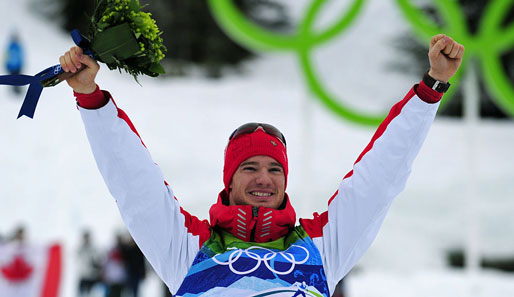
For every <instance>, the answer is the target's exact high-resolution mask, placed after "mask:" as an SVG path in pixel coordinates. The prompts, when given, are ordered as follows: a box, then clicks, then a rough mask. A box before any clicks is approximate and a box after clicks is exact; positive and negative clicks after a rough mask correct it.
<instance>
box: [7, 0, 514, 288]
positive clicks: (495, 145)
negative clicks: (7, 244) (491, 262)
mask: <svg viewBox="0 0 514 297" xmlns="http://www.w3.org/2000/svg"><path fill="white" fill-rule="evenodd" d="M1 2H2V4H3V6H2V7H6V6H7V0H1ZM392 2H393V1H380V0H370V1H368V3H367V4H366V6H365V10H364V12H363V15H362V16H361V18H360V19H359V20H358V21H357V22H356V24H355V26H354V27H352V28H351V29H350V30H349V31H347V32H345V33H344V34H343V35H342V36H341V37H340V38H338V39H337V40H334V41H333V42H331V43H329V44H327V45H326V46H325V47H323V48H320V49H319V50H318V51H317V52H316V53H315V61H316V65H317V66H318V67H317V68H318V70H317V71H318V72H319V73H320V75H321V76H322V78H323V80H324V81H325V82H326V83H327V88H328V89H329V90H330V91H331V92H332V93H335V94H341V95H342V94H344V97H345V98H344V100H346V101H347V102H350V101H351V102H350V103H352V104H353V105H354V106H356V107H359V108H361V109H363V110H367V111H369V112H375V111H380V112H385V111H387V109H386V108H387V107H388V106H390V105H391V104H392V103H393V102H394V101H397V100H399V99H401V97H402V96H403V95H404V94H405V93H406V92H407V91H408V88H410V86H411V85H412V84H414V83H416V82H417V81H418V80H419V78H418V77H410V76H406V75H401V74H398V73H390V72H387V70H386V68H385V67H384V65H386V64H387V63H388V62H390V61H391V60H392V59H395V58H401V57H398V56H397V53H396V52H395V50H394V49H392V48H391V38H392V37H394V36H395V35H394V34H398V32H399V34H401V33H402V32H406V31H407V30H408V28H409V27H408V25H407V24H405V23H404V22H403V21H402V20H401V16H400V15H399V13H398V10H397V8H395V7H394V3H392ZM30 3H32V2H31V1H29V0H20V1H14V2H13V1H11V2H9V9H3V10H1V11H0V17H1V18H2V20H3V21H4V22H3V23H4V25H3V26H2V27H1V28H0V48H2V49H3V48H4V47H5V45H6V42H7V36H8V34H9V32H10V30H11V29H12V28H14V27H16V28H17V30H18V31H19V33H20V34H21V36H22V40H23V41H24V43H25V45H26V50H27V55H28V56H27V58H28V60H27V63H28V65H27V68H26V69H25V71H24V72H25V73H32V74H34V73H37V72H38V71H40V70H41V69H44V68H46V67H48V66H50V65H54V64H57V63H58V57H59V56H60V55H61V54H62V53H63V52H64V51H65V50H67V49H68V48H69V47H71V46H72V45H73V44H72V41H71V38H70V37H69V36H68V35H67V34H65V33H62V32H61V31H59V30H58V29H57V28H56V25H55V24H49V22H48V20H44V19H41V18H40V17H37V16H34V15H33V14H31V13H29V8H28V6H29V4H30ZM298 3H299V4H298V6H295V10H294V14H295V17H299V16H301V13H302V10H301V9H298V7H299V5H300V4H301V5H306V4H307V1H299V2H298ZM339 6H340V5H339ZM339 6H337V7H339ZM337 9H339V8H333V9H332V10H337ZM330 11H331V10H325V12H324V13H325V14H326V18H327V19H329V20H330V17H331V14H330ZM324 19H325V18H324ZM327 22H328V21H323V22H321V23H320V24H319V26H320V27H323V26H324V25H326V24H327ZM364 37H365V38H364ZM377 49H379V50H377ZM97 81H98V83H99V84H100V86H101V87H102V88H104V89H108V90H109V91H110V92H111V93H112V94H113V96H114V98H115V100H116V102H117V103H118V105H119V106H120V107H121V108H123V109H124V110H125V111H126V112H127V113H128V114H129V116H130V117H131V119H132V121H133V122H134V124H135V125H136V127H137V129H138V131H139V133H140V135H141V136H142V138H143V141H144V142H145V144H146V146H147V147H148V148H149V150H150V152H151V153H152V156H153V158H154V160H155V161H156V163H158V164H159V165H160V166H161V168H162V171H163V172H164V174H165V176H166V179H167V181H168V183H170V184H171V185H172V186H173V188H174V191H175V193H176V195H177V197H178V199H179V201H180V202H181V204H182V206H183V207H184V208H185V209H186V210H188V211H189V212H191V213H192V214H194V215H196V216H198V217H200V218H208V209H209V206H210V205H211V204H212V203H214V202H215V199H216V195H217V193H218V192H219V191H220V190H221V188H222V165H223V163H222V162H223V149H224V146H225V144H226V141H227V137H228V135H229V134H230V133H231V132H232V131H233V129H235V128H236V127H237V126H239V125H240V124H242V123H245V122H250V121H261V122H269V123H272V124H274V125H275V126H277V127H279V128H280V129H281V130H282V132H283V133H284V134H285V135H286V138H287V141H288V149H289V152H288V154H289V159H290V175H289V177H288V189H287V192H288V193H289V195H290V196H291V197H292V200H293V205H294V206H295V207H296V210H297V214H298V217H308V216H311V214H312V212H314V211H317V212H322V211H324V210H325V209H326V201H327V200H328V198H330V196H331V195H332V194H333V192H334V191H335V190H336V188H337V185H338V183H339V181H340V179H341V178H342V177H343V176H344V175H345V174H346V173H347V172H348V171H349V170H351V165H352V163H353V162H354V161H355V159H356V158H357V156H358V154H359V153H360V152H361V150H362V149H363V148H364V147H365V145H366V144H367V143H368V141H369V139H370V138H371V135H372V134H373V132H374V131H373V129H370V128H366V127H360V126H356V125H354V124H351V123H348V122H345V121H342V120H340V119H339V118H336V117H335V116H334V115H333V114H332V113H331V112H329V111H328V110H327V109H325V108H324V107H322V106H321V105H320V104H319V103H318V101H316V100H311V99H313V98H310V95H309V94H308V92H307V91H306V89H307V88H306V86H305V85H304V81H303V77H302V74H301V73H300V72H299V66H298V65H297V61H296V57H295V55H294V53H280V54H277V53H274V54H263V55H261V58H259V59H255V60H253V61H250V62H248V63H246V64H245V65H244V67H243V70H242V73H229V74H228V75H227V76H225V77H224V78H223V79H219V80H208V79H206V78H204V77H203V76H202V75H198V74H195V75H193V76H192V77H187V78H170V79H150V78H143V79H141V83H142V85H143V87H141V86H139V85H138V84H137V83H135V82H134V80H133V79H132V78H131V77H130V76H128V75H126V74H119V73H118V72H116V71H112V72H110V71H108V70H107V68H106V67H103V69H102V70H101V72H100V74H99V76H98V79H97ZM342 100H343V99H342ZM0 102H1V105H2V108H0V126H1V127H2V128H1V130H0V131H1V137H2V139H3V143H2V146H1V147H2V149H1V153H0V205H1V207H0V234H2V235H6V234H8V233H10V232H11V231H12V230H13V229H14V227H15V226H16V225H18V224H19V223H23V224H25V225H26V226H27V228H28V236H29V238H30V240H31V241H34V242H48V241H59V242H61V243H62V244H63V245H64V248H65V253H66V258H65V259H66V261H65V272H64V274H63V277H64V279H63V287H62V290H61V296H62V297H72V296H75V286H76V279H75V267H74V263H73V259H74V258H73V253H74V249H75V248H76V245H77V243H78V240H79V234H80V231H81V230H82V228H84V227H89V228H91V229H92V230H93V232H94V233H93V235H94V239H95V241H96V242H97V243H98V244H99V245H101V246H102V247H103V248H107V247H108V246H109V245H110V244H111V242H112V239H113V235H114V232H116V231H118V230H123V229H124V227H123V223H122V222H121V219H120V216H119V214H118V211H117V209H116V203H115V202H114V200H113V199H112V198H111V196H110V194H109V192H108V191H107V188H106V187H105V185H104V184H103V181H102V178H101V176H100V174H99V173H98V171H97V168H96V165H95V163H94V159H93V157H92V154H91V152H90V149H89V145H88V143H87V140H86V136H85V133H84V129H83V128H82V123H81V121H80V116H79V113H78V112H77V110H76V108H75V103H74V99H73V96H72V92H71V90H70V89H69V88H68V87H67V86H66V85H65V84H64V83H63V84H61V85H59V86H57V87H54V88H48V89H45V90H44V92H43V95H42V97H41V100H40V103H39V106H38V109H37V110H36V114H35V119H34V120H30V119H28V118H21V119H18V120H16V116H17V114H18V111H19V108H20V106H21V103H22V101H21V98H19V97H15V96H13V95H12V94H11V92H10V89H9V87H7V86H0ZM513 132H514V123H513V122H512V121H511V120H508V121H493V120H482V121H481V122H480V124H479V126H478V127H477V129H476V131H475V132H474V137H475V143H476V146H475V147H474V149H473V154H474V155H473V156H469V146H468V145H467V144H468V143H469V140H468V138H469V133H467V130H466V127H465V126H464V124H463V122H462V121H461V120H453V119H445V118H441V117H439V118H437V120H436V122H435V123H434V125H433V128H432V130H431V132H430V134H429V136H428V139H427V141H426V143H425V145H424V147H423V149H422V151H421V152H420V155H419V156H418V158H417V160H416V162H415V164H414V168H413V172H412V175H411V178H410V180H409V182H408V184H407V188H406V189H405V191H404V192H403V193H402V194H400V195H399V196H398V198H397V199H396V201H395V203H394V204H393V206H392V208H391V211H390V213H389V214H388V217H387V218H386V221H385V223H384V225H383V227H382V230H381V231H380V233H379V236H378V238H377V239H376V240H375V242H374V244H373V245H372V247H371V248H370V250H369V251H368V253H367V254H366V255H365V256H364V258H363V259H362V260H361V261H360V262H359V264H358V266H357V268H356V269H355V270H354V271H353V272H352V273H351V274H350V275H349V277H348V279H347V283H346V285H347V287H346V290H347V294H348V296H351V297H367V296H382V297H389V296H391V297H392V296H394V297H401V296H452V297H458V296H463V297H464V296H466V297H467V296H477V297H478V296H480V297H486V296H487V297H489V296H494V297H507V296H508V297H510V296H513V295H514V275H512V274H507V273H501V272H498V271H495V270H485V271H478V272H477V273H468V272H466V271H462V270H454V269H449V268H448V267H447V266H446V263H445V252H446V251H447V250H449V249H451V248H454V247H463V246H464V245H465V244H466V240H467V237H468V234H469V233H470V232H473V230H472V229H471V230H470V229H469V228H468V226H469V221H468V219H467V217H468V216H469V213H470V211H469V210H470V207H469V200H468V197H467V195H466V189H467V188H468V178H467V176H468V173H469V168H470V167H469V166H468V165H469V163H470V161H472V162H473V163H474V164H473V166H472V168H474V169H475V170H476V171H475V176H476V184H475V186H476V189H477V196H478V201H477V205H476V206H475V208H476V209H477V210H478V214H477V219H478V221H477V226H478V230H475V232H477V234H478V235H479V238H480V241H479V246H478V247H479V248H480V250H481V253H482V254H484V255H487V256H512V254H513V253H514V238H513V237H512V234H513V233H514V221H513V220H512V219H511V215H512V213H513V211H514V201H513V200H512V199H511V197H514V187H513V186H512V180H513V178H514V159H513V158H512V151H513V149H514V140H513V138H512V135H513ZM199 185H201V186H199ZM306 185H308V186H306ZM143 289H144V291H143V293H144V294H143V297H148V296H158V295H160V292H161V288H160V284H159V281H158V280H157V278H156V276H155V275H153V274H151V277H150V278H149V279H147V281H146V282H145V284H144V287H143Z"/></svg>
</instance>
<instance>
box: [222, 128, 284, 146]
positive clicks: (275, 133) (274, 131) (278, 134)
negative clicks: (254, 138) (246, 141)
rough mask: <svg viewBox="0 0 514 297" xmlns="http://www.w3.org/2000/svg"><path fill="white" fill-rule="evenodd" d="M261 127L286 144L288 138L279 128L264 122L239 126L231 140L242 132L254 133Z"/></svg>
mask: <svg viewBox="0 0 514 297" xmlns="http://www.w3.org/2000/svg"><path fill="white" fill-rule="evenodd" d="M259 127H261V128H262V130H264V132H266V133H268V134H270V135H273V136H275V137H277V138H278V139H279V140H280V141H281V142H282V143H283V144H284V146H285V145H286V138H285V137H284V135H283V134H282V133H281V132H280V131H279V130H278V129H277V128H275V127H274V126H272V125H270V124H263V123H247V124H244V125H242V126H241V127H239V128H237V129H236V130H235V131H234V132H232V134H231V135H230V138H229V140H232V139H234V138H235V137H237V136H239V135H241V134H246V133H253V132H254V131H255V130H257V128H259Z"/></svg>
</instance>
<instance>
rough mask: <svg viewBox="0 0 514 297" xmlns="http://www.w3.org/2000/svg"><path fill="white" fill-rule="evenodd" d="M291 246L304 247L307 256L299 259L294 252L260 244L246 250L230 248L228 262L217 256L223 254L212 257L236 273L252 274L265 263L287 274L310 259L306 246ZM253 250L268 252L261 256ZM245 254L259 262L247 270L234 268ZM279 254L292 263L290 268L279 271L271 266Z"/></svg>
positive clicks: (276, 272) (270, 268)
mask: <svg viewBox="0 0 514 297" xmlns="http://www.w3.org/2000/svg"><path fill="white" fill-rule="evenodd" d="M291 247H298V248H300V249H302V250H303V251H304V252H305V257H304V258H303V259H302V260H300V261H297V260H296V259H295V256H294V254H292V253H288V252H275V251H272V250H270V249H267V248H263V247H259V246H252V247H249V248H247V249H245V250H243V249H238V248H235V247H234V248H229V250H232V252H231V253H230V256H229V257H228V260H227V261H226V262H222V261H220V260H218V259H217V258H216V256H219V255H221V254H216V255H214V257H212V260H213V261H214V262H216V263H217V264H219V265H228V267H229V268H230V271H232V272H233V273H235V274H239V275H246V274H250V273H252V272H254V271H255V270H257V269H258V268H259V267H260V266H261V264H262V263H264V265H266V267H267V268H268V269H269V270H270V271H271V272H273V273H275V274H279V275H286V274H289V273H291V272H293V270H294V268H295V266H296V265H299V264H303V263H305V262H307V260H308V259H309V251H308V250H307V249H306V248H304V247H303V246H299V245H295V244H293V245H291ZM251 250H263V251H266V252H267V253H265V254H263V255H262V257H261V256H260V255H259V254H258V253H255V252H251ZM243 254H244V255H246V257H248V258H251V259H253V260H256V261H257V262H256V263H255V266H254V267H252V268H251V269H248V270H245V271H238V270H237V269H236V268H234V265H233V264H234V263H236V262H237V260H238V259H239V258H240V257H241V256H242V255H243ZM261 254H262V253H261ZM278 255H280V256H281V257H282V259H285V260H286V262H289V263H291V267H289V269H288V270H287V271H277V270H276V269H274V268H273V267H271V265H270V262H271V261H272V260H273V259H275V258H277V259H278V257H277V256H278Z"/></svg>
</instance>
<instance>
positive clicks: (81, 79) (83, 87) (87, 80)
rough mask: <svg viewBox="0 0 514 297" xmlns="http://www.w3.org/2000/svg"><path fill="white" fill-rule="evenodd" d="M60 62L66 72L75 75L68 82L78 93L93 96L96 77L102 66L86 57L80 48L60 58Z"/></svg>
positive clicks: (75, 48)
mask: <svg viewBox="0 0 514 297" xmlns="http://www.w3.org/2000/svg"><path fill="white" fill-rule="evenodd" d="M59 62H60V63H61V67H62V69H63V70H64V71H65V72H71V73H75V75H73V76H71V77H70V78H68V79H67V80H66V82H67V83H68V85H69V86H70V87H71V88H72V89H73V90H74V91H75V92H76V93H81V94H91V93H93V92H94V91H95V90H96V82H95V77H96V74H97V73H98V70H99V69H100V65H98V63H97V62H96V61H95V60H94V59H92V58H91V57H89V56H88V55H84V54H83V51H82V49H81V48H80V47H78V46H75V47H72V48H71V49H70V50H69V51H67V52H66V53H64V55H62V56H61V57H60V58H59Z"/></svg>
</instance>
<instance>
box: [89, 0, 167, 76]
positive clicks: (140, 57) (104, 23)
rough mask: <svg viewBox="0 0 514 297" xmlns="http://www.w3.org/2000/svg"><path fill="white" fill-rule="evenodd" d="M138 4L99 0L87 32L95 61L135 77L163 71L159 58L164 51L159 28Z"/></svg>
mask: <svg viewBox="0 0 514 297" xmlns="http://www.w3.org/2000/svg"><path fill="white" fill-rule="evenodd" d="M141 8H142V7H141V6H140V5H139V1H138V0H98V1H97V4H96V8H95V12H94V13H93V16H92V17H91V25H90V30H89V32H88V36H87V38H88V39H89V40H91V42H90V48H91V51H92V54H93V56H94V57H95V58H96V59H97V60H98V61H100V62H103V63H105V64H107V66H108V67H109V69H111V70H113V69H119V70H120V71H121V70H122V69H123V70H125V71H126V72H128V73H129V74H131V75H132V76H134V78H136V79H137V76H138V75H140V74H146V75H149V76H158V75H159V74H163V73H164V68H163V67H162V65H161V64H160V61H161V60H162V59H163V58H164V53H165V52H166V47H165V46H164V45H163V43H162V38H161V37H160V35H161V34H162V32H160V31H159V28H157V25H156V24H155V20H153V19H152V17H151V14H150V13H147V12H143V11H141Z"/></svg>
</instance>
